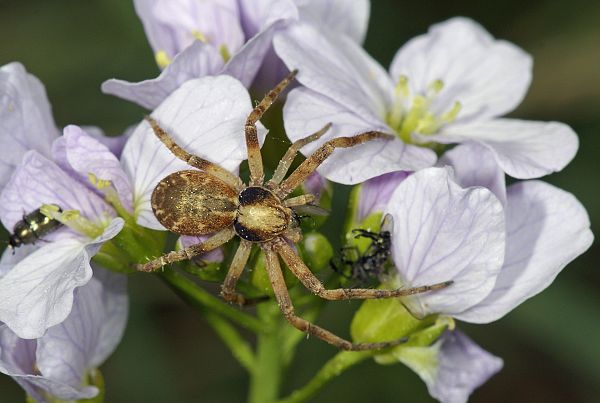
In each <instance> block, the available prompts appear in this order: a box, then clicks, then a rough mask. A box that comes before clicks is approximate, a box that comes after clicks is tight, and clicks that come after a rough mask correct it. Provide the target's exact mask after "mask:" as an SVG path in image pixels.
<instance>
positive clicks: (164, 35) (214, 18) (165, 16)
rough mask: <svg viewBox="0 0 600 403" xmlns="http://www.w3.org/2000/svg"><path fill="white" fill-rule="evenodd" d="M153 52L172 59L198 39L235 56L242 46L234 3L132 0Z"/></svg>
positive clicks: (231, 0)
mask: <svg viewBox="0 0 600 403" xmlns="http://www.w3.org/2000/svg"><path fill="white" fill-rule="evenodd" d="M134 5H135V9H136V12H137V13H138V16H139V17H140V19H141V20H142V23H143V24H144V30H145V31H146V35H147V36H148V41H149V42H150V45H151V46H152V49H154V51H155V52H159V51H163V52H165V53H166V54H167V55H168V56H169V57H173V56H175V55H176V54H177V53H179V52H181V51H182V50H183V49H185V48H186V47H188V46H189V45H191V44H192V43H193V42H194V41H196V40H197V39H198V37H199V36H200V37H202V39H203V40H206V41H207V42H208V43H209V44H211V45H213V46H214V47H216V48H218V47H219V46H221V45H225V46H227V48H228V49H229V52H231V53H234V52H236V51H237V50H238V49H239V48H240V47H241V46H242V44H243V43H244V33H243V32H242V28H241V25H240V15H239V10H238V4H237V0H205V1H200V2H199V1H195V0H182V1H171V0H135V1H134Z"/></svg>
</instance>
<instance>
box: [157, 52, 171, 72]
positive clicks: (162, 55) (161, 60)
mask: <svg viewBox="0 0 600 403" xmlns="http://www.w3.org/2000/svg"><path fill="white" fill-rule="evenodd" d="M154 59H155V60H156V64H158V67H160V68H161V69H164V68H165V67H167V66H168V65H169V64H171V58H170V57H169V56H168V55H167V52H165V51H164V50H159V51H158V52H156V54H155V55H154Z"/></svg>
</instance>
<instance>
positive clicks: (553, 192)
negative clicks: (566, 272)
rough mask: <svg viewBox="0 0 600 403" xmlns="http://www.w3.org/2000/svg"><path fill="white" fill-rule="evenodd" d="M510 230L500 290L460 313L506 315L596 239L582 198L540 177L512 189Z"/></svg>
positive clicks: (489, 317) (487, 317)
mask: <svg viewBox="0 0 600 403" xmlns="http://www.w3.org/2000/svg"><path fill="white" fill-rule="evenodd" d="M506 231H507V239H506V258H505V261H504V266H503V267H502V270H501V272H500V275H499V276H498V280H497V281H496V285H495V286H494V289H493V290H492V292H491V293H490V295H488V296H487V297H486V298H485V299H484V300H483V301H481V302H480V303H479V304H477V305H476V306H474V307H472V308H471V309H469V310H467V311H465V312H463V313H461V314H460V315H457V318H459V319H461V320H465V321H468V322H475V323H487V322H492V321H494V320H497V319H499V318H501V317H502V316H504V315H506V314H507V313H508V312H510V311H511V310H513V309H514V308H515V307H517V306H518V305H519V304H521V303H522V302H523V301H525V300H527V299H529V298H531V297H533V296H534V295H536V294H538V293H539V292H541V291H543V290H544V289H545V288H546V287H548V286H549V285H550V284H551V283H552V282H553V281H554V279H555V278H556V276H557V275H558V273H560V271H561V270H562V269H563V268H564V267H565V266H566V265H567V264H568V263H570V262H571V261H572V260H573V259H575V258H576V257H577V256H579V255H581V254H582V253H583V252H585V251H586V250H587V249H588V248H589V247H590V245H591V244H592V241H593V239H594V236H593V234H592V232H591V231H590V220H589V217H588V215H587V213H586V211H585V209H584V208H583V206H582V205H581V203H580V202H579V201H578V200H577V199H576V198H575V197H574V196H573V195H572V194H570V193H568V192H565V191H564V190H561V189H558V188H556V187H554V186H552V185H549V184H547V183H544V182H540V181H526V182H521V183H517V184H515V185H512V186H510V187H509V188H508V204H507V206H506Z"/></svg>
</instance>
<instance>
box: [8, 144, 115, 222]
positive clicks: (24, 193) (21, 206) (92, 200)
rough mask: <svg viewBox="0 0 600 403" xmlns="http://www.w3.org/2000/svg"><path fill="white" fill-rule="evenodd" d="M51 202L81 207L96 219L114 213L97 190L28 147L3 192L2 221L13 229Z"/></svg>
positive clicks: (68, 208) (80, 209) (81, 210)
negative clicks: (95, 191)
mask: <svg viewBox="0 0 600 403" xmlns="http://www.w3.org/2000/svg"><path fill="white" fill-rule="evenodd" d="M50 203H54V204H57V205H58V206H60V207H61V208H62V209H63V210H79V211H80V212H81V214H82V216H84V217H86V218H88V219H91V220H93V221H96V220H97V219H98V218H99V217H106V216H112V215H114V212H113V211H112V209H111V208H110V206H109V205H108V204H107V203H106V202H105V201H104V200H103V199H102V198H101V197H100V196H98V195H97V194H96V193H94V192H92V191H91V190H90V189H88V188H87V187H86V186H84V185H83V184H81V183H80V182H79V181H77V180H76V179H75V178H73V177H71V176H70V175H69V174H67V173H66V172H65V171H64V170H62V169H61V168H60V167H58V165H56V164H55V163H54V162H52V161H50V160H49V159H47V158H46V157H44V156H42V155H41V154H39V153H38V152H37V151H33V150H32V151H28V152H27V153H26V154H25V156H24V157H23V161H22V163H21V165H20V166H19V167H18V168H17V170H16V171H15V173H14V174H13V176H12V178H11V179H10V182H9V183H8V184H7V185H6V187H5V188H4V190H3V191H2V193H1V194H0V218H1V219H2V224H4V227H5V228H10V229H12V228H13V227H14V225H15V224H16V223H17V222H18V221H21V220H22V219H23V214H25V213H30V212H32V211H34V210H36V209H38V208H40V207H41V206H42V205H43V204H50Z"/></svg>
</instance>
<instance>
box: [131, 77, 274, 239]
mask: <svg viewBox="0 0 600 403" xmlns="http://www.w3.org/2000/svg"><path fill="white" fill-rule="evenodd" d="M252 108H253V107H252V102H251V100H250V95H249V94H248V91H247V90H246V89H245V88H244V86H243V85H242V83H241V82H239V81H238V80H236V79H234V78H232V77H230V76H217V77H204V78H200V79H193V80H189V81H187V82H186V83H184V84H183V85H182V86H181V87H180V88H178V89H177V90H175V91H174V92H173V93H172V94H171V95H169V96H168V97H167V98H166V99H165V101H164V102H163V103H162V104H161V105H160V106H158V108H156V110H155V111H154V112H153V113H152V117H153V118H154V119H156V121H157V122H158V123H159V124H160V125H161V126H162V127H163V128H164V129H165V130H166V131H167V132H168V133H169V134H170V135H171V136H172V137H173V139H175V141H176V142H177V144H179V145H180V146H181V147H183V148H184V149H185V150H186V151H188V152H190V153H192V154H194V155H197V156H200V157H202V158H206V159H207V160H209V161H211V162H214V163H216V164H219V165H220V166H222V167H223V168H225V169H228V170H230V171H232V172H237V170H238V167H239V164H240V163H241V162H242V161H243V160H245V159H246V158H247V151H246V141H245V137H244V125H245V122H246V118H247V117H248V114H249V113H250V111H251V110H252ZM257 126H258V131H259V140H260V142H261V144H262V142H263V141H264V137H265V135H266V129H265V128H264V126H262V125H261V124H260V123H258V125H257ZM121 162H122V165H123V168H124V170H125V172H126V173H127V176H128V178H129V180H130V182H131V183H132V184H133V211H134V215H135V217H136V220H137V222H138V224H140V225H142V226H145V227H149V228H152V229H157V230H164V229H165V228H164V227H163V226H162V225H161V224H160V223H159V222H158V221H157V220H156V217H155V216H154V213H153V212H152V208H151V206H150V197H151V195H152V191H153V190H154V188H155V187H156V185H157V184H158V182H159V181H160V180H162V179H163V178H164V177H166V176H167V175H169V174H171V173H173V172H175V171H180V170H185V169H194V168H192V167H190V166H189V165H187V164H186V163H185V162H183V161H181V160H180V159H178V158H176V157H175V156H174V155H173V154H172V153H171V152H170V151H169V150H168V149H167V148H166V147H165V145H164V144H163V143H161V142H160V141H159V140H158V139H157V138H156V136H155V135H154V133H153V131H152V129H151V127H150V125H149V124H148V122H146V121H143V122H142V123H140V124H139V125H138V126H137V128H136V129H135V130H134V132H133V134H132V135H131V137H130V139H129V141H128V142H127V144H126V145H125V149H124V150H123V154H122V157H121Z"/></svg>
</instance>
